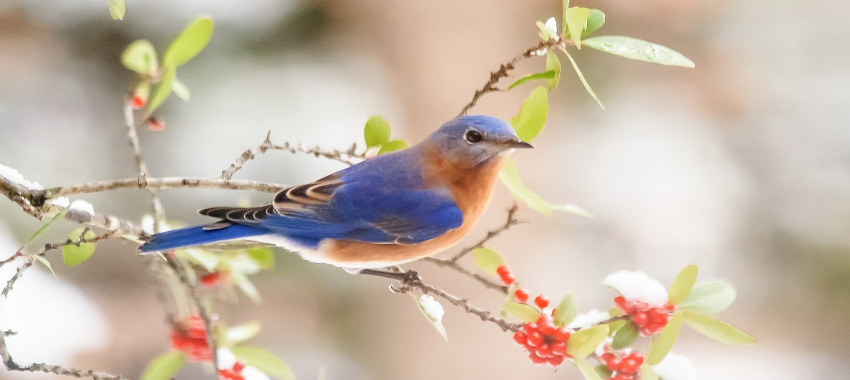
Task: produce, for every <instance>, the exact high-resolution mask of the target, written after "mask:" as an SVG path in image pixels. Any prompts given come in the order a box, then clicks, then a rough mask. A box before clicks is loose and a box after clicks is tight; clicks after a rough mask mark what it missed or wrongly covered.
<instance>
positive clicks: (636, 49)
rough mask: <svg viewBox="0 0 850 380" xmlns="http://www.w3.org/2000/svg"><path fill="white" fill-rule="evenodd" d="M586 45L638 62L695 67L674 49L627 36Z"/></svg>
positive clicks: (595, 39)
mask: <svg viewBox="0 0 850 380" xmlns="http://www.w3.org/2000/svg"><path fill="white" fill-rule="evenodd" d="M584 44H585V45H587V46H590V47H592V48H594V49H596V50H600V51H604V52H606V53H609V54H614V55H619V56H621V57H625V58H629V59H634V60H638V61H644V62H651V63H659V64H662V65H669V66H681V67H690V68H693V67H694V62H693V61H691V60H690V59H688V58H687V57H685V56H684V55H682V53H679V52H677V51H675V50H673V49H670V48H668V47H666V46H662V45H659V44H654V43H652V42H648V41H644V40H639V39H637V38H632V37H625V36H599V37H591V38H588V39H586V40H584Z"/></svg>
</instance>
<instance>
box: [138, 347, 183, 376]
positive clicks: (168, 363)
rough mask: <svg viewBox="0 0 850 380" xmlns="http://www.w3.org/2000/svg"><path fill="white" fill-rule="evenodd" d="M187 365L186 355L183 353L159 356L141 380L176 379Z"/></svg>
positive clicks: (150, 364)
mask: <svg viewBox="0 0 850 380" xmlns="http://www.w3.org/2000/svg"><path fill="white" fill-rule="evenodd" d="M185 364H186V354H184V353H183V351H171V352H166V353H164V354H162V355H159V356H157V357H156V358H155V359H154V360H152V361H151V362H150V363H149V364H148V366H147V368H145V372H144V373H142V377H141V378H140V379H141V380H168V379H171V378H173V377H174V375H175V374H176V373H177V371H180V368H183V365H185Z"/></svg>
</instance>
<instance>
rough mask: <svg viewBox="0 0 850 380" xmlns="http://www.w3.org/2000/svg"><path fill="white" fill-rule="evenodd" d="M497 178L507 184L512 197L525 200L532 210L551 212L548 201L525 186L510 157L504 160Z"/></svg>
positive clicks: (545, 213)
mask: <svg viewBox="0 0 850 380" xmlns="http://www.w3.org/2000/svg"><path fill="white" fill-rule="evenodd" d="M499 180H501V181H502V183H503V184H505V186H507V188H508V190H510V192H511V194H512V195H513V196H514V198H516V199H518V200H521V201H523V202H525V204H527V205H528V206H529V207H531V208H532V209H534V211H537V212H539V213H541V214H543V215H551V214H552V208H551V207H550V206H549V203H548V202H546V201H545V200H543V198H541V197H540V196H539V195H537V194H535V193H534V192H533V191H531V190H530V189H529V188H527V187H525V185H524V184H523V183H522V179H521V178H520V177H519V170H517V168H516V165H515V164H514V162H513V160H511V159H510V158H508V159H507V160H505V165H504V166H502V170H501V171H499Z"/></svg>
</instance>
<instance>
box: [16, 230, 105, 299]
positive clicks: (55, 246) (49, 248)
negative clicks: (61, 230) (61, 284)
mask: <svg viewBox="0 0 850 380" xmlns="http://www.w3.org/2000/svg"><path fill="white" fill-rule="evenodd" d="M88 231H91V230H89V229H88V228H86V229H85V230H83V233H82V234H80V236H85V235H86V233H87V232H88ZM115 234H116V232H115V231H109V232H106V233H104V234H103V235H98V236H95V237H93V238H91V239H85V238H82V237H81V238H79V239H77V240H71V239H68V240H65V241H64V242H61V243H46V244H44V247H42V248H41V250H39V251H38V252H36V253H33V254H31V255H28V256H30V259H29V261H27V262H26V263H24V264H23V265H21V266H20V267H18V269H17V271H15V274H14V275H12V278H10V279H9V281H7V282H6V286H5V287H4V288H3V291H2V292H0V295H2V296H3V297H8V296H9V291H11V290H12V287H13V286H15V282H17V281H18V279H20V278H21V276H22V275H23V274H24V271H25V270H27V269H28V268H29V267H31V266H32V264H33V263H35V259H34V258H32V257H33V256H44V255H45V254H46V253H47V252H49V251H52V250H55V249H59V248H61V247H65V246H69V245H75V246H77V247H79V246H80V244H83V243H96V242H98V241H101V240H104V239H108V238H110V237H113V236H115Z"/></svg>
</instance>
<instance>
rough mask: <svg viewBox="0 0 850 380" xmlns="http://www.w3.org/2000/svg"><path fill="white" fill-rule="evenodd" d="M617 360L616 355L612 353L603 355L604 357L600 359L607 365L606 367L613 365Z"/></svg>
mask: <svg viewBox="0 0 850 380" xmlns="http://www.w3.org/2000/svg"><path fill="white" fill-rule="evenodd" d="M616 359H617V357H616V356H614V354H612V353H610V352H606V353H604V354H602V356H600V357H599V360H600V361H602V364H605V366H606V367H607V366H608V363H611V362H613V361H614V360H616Z"/></svg>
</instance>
